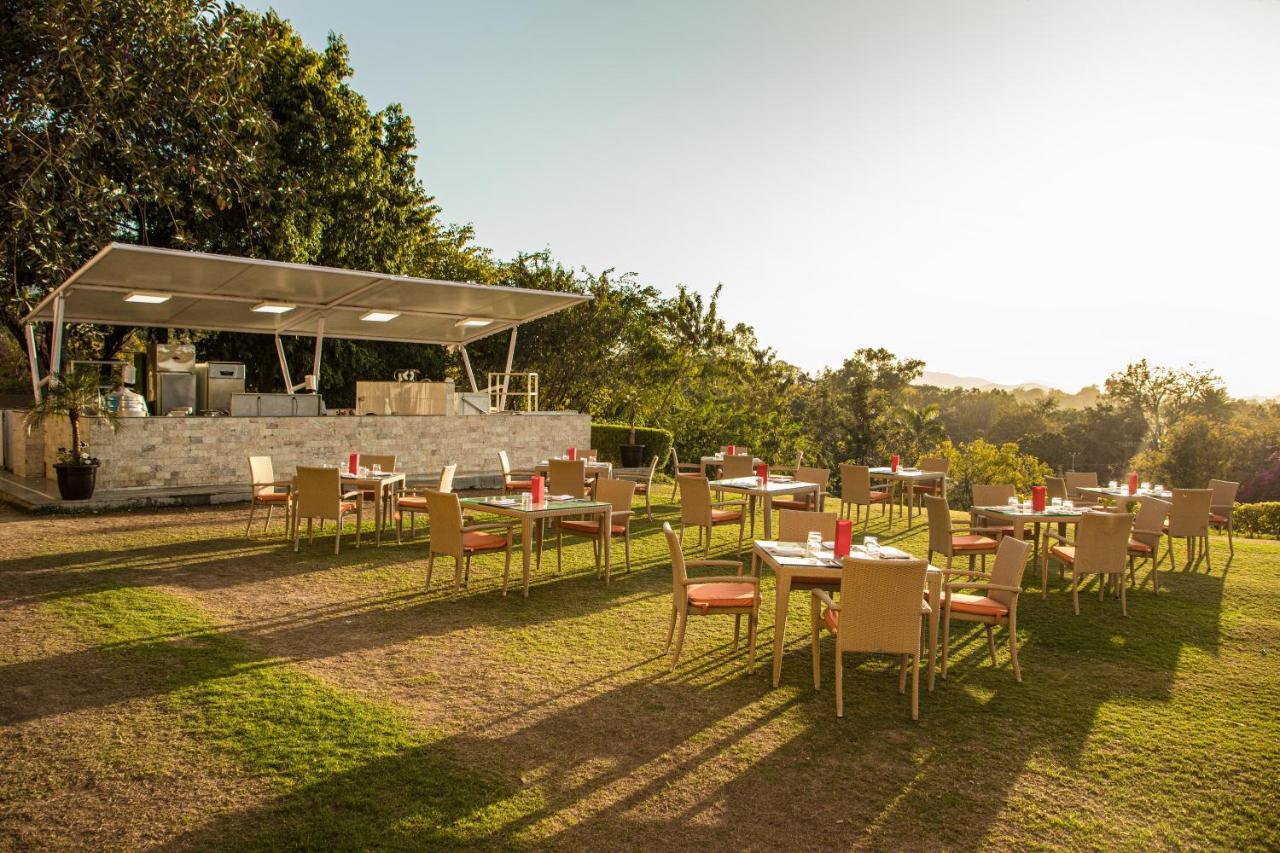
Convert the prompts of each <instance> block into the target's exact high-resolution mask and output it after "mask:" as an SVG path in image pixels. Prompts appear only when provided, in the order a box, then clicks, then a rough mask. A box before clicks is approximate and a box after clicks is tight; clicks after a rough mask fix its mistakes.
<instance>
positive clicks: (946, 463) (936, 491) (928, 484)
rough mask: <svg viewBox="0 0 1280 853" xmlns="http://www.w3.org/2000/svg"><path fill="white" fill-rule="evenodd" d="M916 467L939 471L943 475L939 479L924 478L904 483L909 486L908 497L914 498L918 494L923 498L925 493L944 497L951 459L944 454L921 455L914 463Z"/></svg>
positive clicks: (922, 469) (923, 469)
mask: <svg viewBox="0 0 1280 853" xmlns="http://www.w3.org/2000/svg"><path fill="white" fill-rule="evenodd" d="M916 467H917V468H919V469H920V470H921V471H934V472H939V471H940V472H941V473H942V474H943V477H942V479H941V480H926V481H921V482H919V483H911V482H908V483H906V485H907V487H908V488H910V493H909V497H910V499H911V500H914V499H915V497H916V496H917V495H918V496H920V498H921V499H923V498H924V497H925V496H926V495H934V496H936V497H940V498H945V497H946V496H947V477H946V475H948V474H950V473H951V460H950V459H947V458H946V457H945V456H922V457H920V461H918V462H917V463H916Z"/></svg>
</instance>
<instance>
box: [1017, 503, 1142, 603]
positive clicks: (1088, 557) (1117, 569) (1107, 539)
mask: <svg viewBox="0 0 1280 853" xmlns="http://www.w3.org/2000/svg"><path fill="white" fill-rule="evenodd" d="M1132 529H1133V516H1132V515H1130V514H1129V513H1125V512H1086V513H1085V514H1084V515H1082V516H1080V523H1079V525H1078V526H1077V528H1076V539H1075V542H1072V541H1071V540H1069V539H1067V537H1065V536H1062V535H1060V534H1058V533H1054V532H1053V531H1052V530H1046V531H1045V534H1044V540H1045V544H1046V545H1048V544H1049V540H1050V539H1054V540H1057V542H1058V544H1057V545H1054V546H1052V547H1051V548H1049V549H1048V550H1047V551H1046V552H1045V554H1044V557H1043V559H1044V563H1043V565H1042V568H1041V570H1040V583H1041V588H1042V589H1044V588H1046V587H1047V586H1048V578H1049V571H1048V565H1049V558H1050V557H1053V558H1054V559H1056V560H1057V561H1058V562H1059V563H1061V564H1062V565H1064V566H1066V567H1067V568H1069V569H1070V570H1071V604H1072V608H1073V610H1074V612H1075V615H1077V616H1079V615H1080V578H1081V576H1087V575H1098V576H1099V577H1100V582H1099V583H1098V600H1099V601H1101V600H1102V599H1103V597H1104V596H1105V595H1106V590H1107V581H1108V580H1110V581H1112V582H1113V583H1114V584H1115V585H1116V586H1117V587H1119V592H1120V613H1121V615H1124V616H1128V615H1129V605H1128V601H1127V600H1126V598H1125V583H1124V575H1125V569H1126V566H1127V561H1128V556H1129V534H1130V531H1132ZM1042 595H1043V593H1042Z"/></svg>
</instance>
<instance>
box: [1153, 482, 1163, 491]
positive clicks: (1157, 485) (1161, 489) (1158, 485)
mask: <svg viewBox="0 0 1280 853" xmlns="http://www.w3.org/2000/svg"><path fill="white" fill-rule="evenodd" d="M1155 490H1156V491H1157V492H1163V491H1164V486H1163V485H1161V484H1160V483H1156V485H1155Z"/></svg>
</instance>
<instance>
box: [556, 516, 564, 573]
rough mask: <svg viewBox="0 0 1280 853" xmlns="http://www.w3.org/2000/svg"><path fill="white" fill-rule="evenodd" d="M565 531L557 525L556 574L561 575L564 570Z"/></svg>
mask: <svg viewBox="0 0 1280 853" xmlns="http://www.w3.org/2000/svg"><path fill="white" fill-rule="evenodd" d="M563 554H564V530H563V529H561V527H560V525H558V524H557V525H556V574H560V570H561V569H562V568H564V562H563V561H564V558H563V556H562V555H563Z"/></svg>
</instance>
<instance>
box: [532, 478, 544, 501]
mask: <svg viewBox="0 0 1280 853" xmlns="http://www.w3.org/2000/svg"><path fill="white" fill-rule="evenodd" d="M529 498H530V499H531V500H532V501H533V502H534V503H536V504H540V503H542V476H541V475H535V476H534V477H533V478H532V479H530V480H529Z"/></svg>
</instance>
